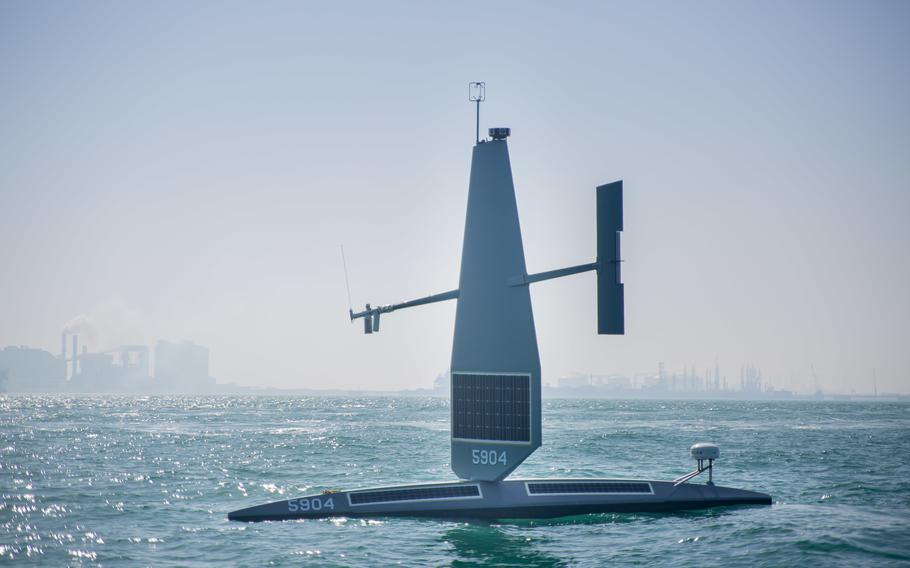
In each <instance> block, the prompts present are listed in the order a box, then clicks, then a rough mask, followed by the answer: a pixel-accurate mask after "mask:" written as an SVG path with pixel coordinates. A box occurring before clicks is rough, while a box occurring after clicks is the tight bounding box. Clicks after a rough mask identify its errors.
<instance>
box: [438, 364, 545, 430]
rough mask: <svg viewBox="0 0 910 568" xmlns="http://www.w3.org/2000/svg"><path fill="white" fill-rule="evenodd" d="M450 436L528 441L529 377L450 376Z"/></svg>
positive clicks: (529, 427) (529, 417) (529, 414)
mask: <svg viewBox="0 0 910 568" xmlns="http://www.w3.org/2000/svg"><path fill="white" fill-rule="evenodd" d="M452 437H453V438H459V439H465V440H486V441H497V442H530V441H531V377H530V376H528V375H483V374H468V373H452Z"/></svg>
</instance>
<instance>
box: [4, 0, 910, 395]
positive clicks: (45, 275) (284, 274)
mask: <svg viewBox="0 0 910 568" xmlns="http://www.w3.org/2000/svg"><path fill="white" fill-rule="evenodd" d="M472 80H484V81H486V82H487V102H486V103H484V106H483V108H482V114H481V121H482V127H483V128H486V127H489V126H509V127H511V128H512V132H513V136H512V138H511V139H510V147H511V156H512V167H513V174H514V177H515V182H516V192H517V197H518V206H519V211H520V214H521V222H522V230H523V235H524V244H525V252H526V255H527V263H528V269H529V271H531V272H537V271H542V270H548V269H552V268H558V267H561V266H566V265H570V264H576V263H582V262H589V261H592V260H593V259H594V254H595V252H594V250H595V243H594V236H595V227H594V213H593V206H594V187H595V186H596V185H598V184H601V183H605V182H608V181H612V180H615V179H620V178H622V179H624V180H625V232H624V235H623V248H624V251H623V254H624V257H625V259H626V263H625V265H624V268H623V280H624V282H625V283H626V301H627V304H626V322H627V323H626V328H627V335H626V336H625V337H610V336H606V337H605V336H597V335H596V334H595V305H596V303H595V278H594V276H593V275H592V274H585V275H578V276H574V277H571V278H565V279H560V280H555V281H550V282H546V283H540V284H536V285H534V286H533V287H532V299H533V302H534V309H535V317H536V322H537V330H538V341H539V344H540V353H541V364H542V368H543V377H544V380H545V381H550V382H554V383H555V381H556V379H557V378H558V377H560V376H563V375H566V374H568V373H571V372H584V373H588V372H593V373H612V372H622V373H632V372H636V371H652V370H656V368H657V363H658V361H664V362H665V363H666V365H667V367H668V368H669V369H681V368H682V367H683V366H684V365H685V366H691V365H693V364H694V365H696V366H697V367H698V369H699V371H702V370H703V369H704V368H705V367H707V366H712V367H713V365H714V361H715V358H717V360H718V362H719V364H720V367H721V370H722V372H723V373H724V374H725V375H726V376H727V377H728V380H730V381H734V382H738V378H739V368H740V365H741V364H743V363H749V362H751V363H754V364H756V365H759V366H761V367H762V369H763V371H764V374H765V376H766V377H768V378H770V380H771V381H772V382H773V383H774V384H775V385H776V386H782V387H790V388H800V389H808V388H810V387H811V385H812V379H811V376H810V372H809V369H810V365H814V367H815V369H816V371H817V374H818V377H819V380H820V382H821V383H822V384H823V385H824V386H826V387H827V388H831V389H837V390H844V391H848V390H849V389H851V388H854V389H856V390H857V391H871V376H872V369H873V368H875V369H876V371H877V376H878V386H879V390H880V391H881V390H892V391H893V390H900V391H904V392H907V391H910V332H908V325H910V292H908V291H910V254H908V249H910V223H908V217H910V196H908V192H910V3H908V2H904V1H895V2H859V1H855V2H833V1H831V2H829V1H825V2H811V1H801V2H789V1H787V2H755V3H748V2H701V3H680V2H669V3H657V2H647V3H642V2H629V3H607V2H592V3H558V4H557V3H547V4H532V3H528V2H515V3H502V2H491V3H464V2H460V3H447V4H443V3H435V2H431V3H422V2H409V3H392V2H368V3H363V4H352V3H333V2H312V3H307V2H294V3H280V2H248V3H242V4H236V3H227V2H221V1H219V2H142V3H140V2H15V1H10V0H6V1H4V2H2V3H0V268H2V271H0V345H7V344H24V345H30V346H34V347H42V348H46V349H49V350H51V351H53V352H54V353H56V352H58V350H59V344H60V337H59V332H60V329H61V327H62V326H63V325H64V324H65V323H66V322H68V321H70V320H71V319H73V318H75V317H77V316H79V315H80V314H81V315H85V316H88V317H89V318H91V319H92V320H93V321H94V322H95V325H96V327H97V329H98V332H97V337H94V338H88V343H89V347H90V348H91V349H92V350H98V349H106V348H109V347H112V346H114V345H117V344H119V343H121V342H129V343H147V344H152V343H153V342H154V341H155V340H157V339H159V338H164V339H184V338H185V339H190V340H193V341H195V342H197V343H200V344H203V345H206V346H208V347H209V348H210V349H211V372H212V374H213V375H214V376H215V377H217V379H218V380H219V382H237V383H240V384H245V385H269V386H279V387H314V388H329V387H340V388H368V389H387V388H413V387H423V386H428V385H429V384H430V383H431V382H432V380H433V378H434V377H435V376H436V375H437V374H438V373H440V372H442V371H444V370H445V369H446V367H447V365H448V362H449V356H450V350H451V342H452V331H453V324H454V314H455V304H454V303H453V302H447V303H442V304H435V305H432V306H425V307H422V308H416V309H413V310H406V311H402V312H398V313H395V314H392V315H389V316H386V317H384V318H383V329H382V332H381V333H380V334H378V335H373V336H364V335H363V334H362V331H361V327H360V325H359V322H358V324H354V325H351V324H350V323H349V322H348V320H347V307H348V305H347V297H346V292H345V286H344V273H343V270H342V265H341V258H340V254H339V244H340V243H344V245H345V249H346V252H347V258H348V266H349V269H350V277H351V290H352V294H353V298H354V302H355V305H362V304H363V303H365V302H372V303H374V304H375V303H389V302H395V301H401V300H406V299H411V298H414V297H418V296H422V295H426V294H430V293H436V292H442V291H445V290H450V289H452V288H455V287H457V282H458V267H459V259H460V252H461V251H460V248H461V239H462V231H463V224H464V212H465V203H466V197H467V183H468V173H469V167H470V156H471V146H472V144H473V142H474V117H473V112H474V109H473V107H472V106H471V105H470V104H469V103H468V102H467V100H466V98H467V83H468V81H472Z"/></svg>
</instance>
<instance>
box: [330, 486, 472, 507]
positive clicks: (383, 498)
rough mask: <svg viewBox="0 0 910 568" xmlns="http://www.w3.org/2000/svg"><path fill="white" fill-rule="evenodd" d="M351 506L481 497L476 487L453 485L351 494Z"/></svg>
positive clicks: (349, 495)
mask: <svg viewBox="0 0 910 568" xmlns="http://www.w3.org/2000/svg"><path fill="white" fill-rule="evenodd" d="M348 497H349V498H350V500H351V505H369V504H371V503H388V502H391V501H428V500H435V499H463V498H470V497H480V489H478V488H477V486H476V485H453V486H449V487H418V488H415V489H388V490H383V491H362V492H360V493H349V494H348Z"/></svg>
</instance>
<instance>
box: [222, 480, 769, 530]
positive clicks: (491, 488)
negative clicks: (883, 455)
mask: <svg viewBox="0 0 910 568" xmlns="http://www.w3.org/2000/svg"><path fill="white" fill-rule="evenodd" d="M770 504H771V496H770V495H766V494H764V493H757V492H754V491H747V490H743V489H733V488H730V487H720V486H717V485H706V484H694V483H683V484H680V485H676V486H674V485H673V482H670V481H647V480H623V479H591V478H586V479H516V480H506V481H500V482H471V481H462V482H455V483H429V484H420V485H399V486H392V487H379V488H372V489H359V490H355V491H339V492H333V493H322V494H319V495H308V496H304V497H299V498H295V499H288V500H285V501H277V502H274V503H268V504H265V505H257V506H254V507H249V508H246V509H240V510H238V511H233V512H231V513H229V514H228V519H230V520H234V521H277V520H292V519H318V518H327V517H387V516H399V517H400V516H407V517H437V518H462V519H528V518H535V519H537V518H540V519H543V518H554V517H565V516H572V515H586V514H592V513H614V512H615V513H633V512H672V511H686V510H696V509H706V508H710V507H725V506H731V505H770Z"/></svg>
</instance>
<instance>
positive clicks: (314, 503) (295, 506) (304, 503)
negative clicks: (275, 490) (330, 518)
mask: <svg viewBox="0 0 910 568" xmlns="http://www.w3.org/2000/svg"><path fill="white" fill-rule="evenodd" d="M323 509H328V510H331V511H334V510H335V502H334V501H332V498H331V497H329V498H328V499H322V498H321V497H310V498H306V497H304V498H303V499H291V500H290V501H288V512H291V513H297V512H301V513H307V512H310V511H322V510H323Z"/></svg>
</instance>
